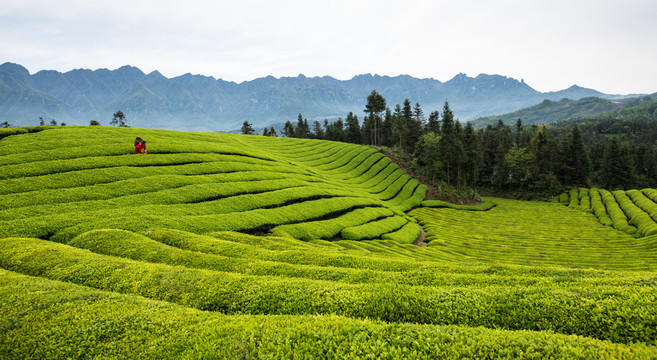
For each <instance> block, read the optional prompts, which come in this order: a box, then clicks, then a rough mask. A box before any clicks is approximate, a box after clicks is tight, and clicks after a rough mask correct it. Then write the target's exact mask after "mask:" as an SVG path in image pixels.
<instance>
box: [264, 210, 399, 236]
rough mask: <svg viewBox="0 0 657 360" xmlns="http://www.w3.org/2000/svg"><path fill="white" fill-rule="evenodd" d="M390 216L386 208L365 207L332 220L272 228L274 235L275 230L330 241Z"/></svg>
mask: <svg viewBox="0 0 657 360" xmlns="http://www.w3.org/2000/svg"><path fill="white" fill-rule="evenodd" d="M392 215H393V212H392V211H391V210H390V209H387V208H376V207H367V208H363V209H356V210H354V211H351V212H349V213H347V214H344V215H341V216H338V217H336V218H334V219H328V220H317V221H306V222H302V223H297V224H289V225H280V226H277V227H276V228H274V229H273V232H274V233H276V231H277V230H280V231H283V232H285V233H287V234H290V235H291V236H292V237H294V238H295V239H300V240H312V239H332V238H334V237H336V236H337V235H338V234H340V231H342V229H345V228H348V227H353V226H357V225H362V224H364V223H367V222H369V221H374V220H378V219H380V218H382V217H388V216H392Z"/></svg>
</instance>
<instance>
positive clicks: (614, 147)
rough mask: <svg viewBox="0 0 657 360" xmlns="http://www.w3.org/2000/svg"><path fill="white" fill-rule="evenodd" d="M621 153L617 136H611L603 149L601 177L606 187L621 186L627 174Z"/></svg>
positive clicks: (614, 187)
mask: <svg viewBox="0 0 657 360" xmlns="http://www.w3.org/2000/svg"><path fill="white" fill-rule="evenodd" d="M623 161H624V159H623V154H622V153H621V148H620V144H619V143H618V139H617V138H612V139H611V141H610V142H609V144H608V145H607V149H606V151H605V157H604V162H603V166H604V167H603V169H602V170H603V171H602V172H603V177H604V180H605V183H606V184H607V185H606V187H607V188H608V189H616V188H618V187H622V186H623V184H624V182H625V178H626V176H627V174H626V173H625V168H626V167H625V165H624V164H623Z"/></svg>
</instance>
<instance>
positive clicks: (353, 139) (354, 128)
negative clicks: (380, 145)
mask: <svg viewBox="0 0 657 360" xmlns="http://www.w3.org/2000/svg"><path fill="white" fill-rule="evenodd" d="M346 125H347V130H346V134H345V137H346V140H347V142H349V143H352V144H360V142H361V132H360V124H359V123H358V116H357V115H354V113H352V112H349V114H347V119H346Z"/></svg>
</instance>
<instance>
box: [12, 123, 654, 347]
mask: <svg viewBox="0 0 657 360" xmlns="http://www.w3.org/2000/svg"><path fill="white" fill-rule="evenodd" d="M22 130H25V131H27V130H30V131H38V132H32V133H25V134H18V133H20V129H8V130H3V132H0V133H4V135H8V134H9V133H15V134H17V135H9V136H5V137H4V138H2V139H0V168H1V170H2V171H1V172H0V177H1V179H0V192H1V194H0V207H1V208H0V219H1V220H2V221H0V299H2V301H0V329H2V331H0V358H2V359H44V358H53V359H59V358H110V359H115V358H116V359H124V358H131V359H153V358H157V359H168V358H183V359H198V358H267V359H274V358H275V359H278V358H292V359H295V358H330V359H344V358H353V359H360V358H364V359H366V358H385V359H401V358H409V359H411V358H426V359H439V358H440V359H463V358H513V359H542V358H554V359H591V358H602V359H605V358H609V359H637V358H657V347H656V345H657V300H656V299H657V287H656V286H655V282H656V279H657V273H656V272H655V269H657V256H655V253H654V248H655V244H656V243H657V235H648V233H646V235H647V236H645V237H642V238H640V239H637V238H634V237H633V236H631V235H628V234H627V233H625V232H622V231H617V230H615V229H614V228H612V227H610V226H603V225H601V224H600V223H599V222H598V220H597V219H596V217H595V216H594V215H592V214H589V213H586V212H582V211H580V210H579V209H571V208H568V207H565V206H563V205H560V204H558V203H539V202H522V201H514V200H503V199H495V198H488V199H486V200H487V201H488V202H489V203H490V204H492V205H495V206H494V207H492V205H491V206H486V207H465V206H462V207H460V208H467V209H471V210H475V209H478V210H482V211H476V212H475V211H472V212H469V211H467V210H454V209H451V208H435V209H430V208H426V207H416V206H417V205H419V204H420V203H421V202H422V199H423V198H424V192H425V191H426V189H425V188H424V187H423V186H421V185H418V184H417V182H416V181H415V180H413V179H411V178H409V177H407V176H406V175H405V174H403V173H402V172H401V170H399V169H398V168H397V166H396V165H394V164H391V163H390V162H389V160H388V159H387V158H385V157H383V156H382V155H381V154H379V153H377V152H376V151H373V150H371V149H369V148H366V147H362V146H356V145H348V144H341V143H334V142H328V141H315V140H301V139H283V138H266V137H261V136H243V135H229V134H208V133H180V132H172V131H164V130H145V129H134V128H129V129H126V128H108V127H98V126H94V127H65V128H62V127H41V128H34V129H22ZM135 136H141V137H143V138H145V139H146V140H147V144H148V151H149V154H148V155H135V154H132V152H133V147H132V141H133V139H134V137H135ZM566 197H567V196H566ZM574 199H577V197H574ZM585 203H586V201H582V202H578V203H577V206H578V207H582V206H583V205H584V204H585ZM424 204H426V205H427V206H428V205H431V206H436V205H439V206H443V205H444V203H443V204H440V203H439V202H437V201H427V202H424ZM573 205H575V203H574V202H573ZM411 209H412V210H411ZM408 210H411V211H408ZM415 219H418V220H419V221H420V222H421V223H422V224H424V225H425V229H426V230H427V233H428V236H427V240H428V241H429V244H428V246H426V247H418V246H415V245H411V244H409V242H411V241H413V240H415V238H416V237H417V235H418V233H419V232H420V228H419V225H418V224H417V223H416V220H415ZM299 239H303V240H299ZM328 240H330V241H328Z"/></svg>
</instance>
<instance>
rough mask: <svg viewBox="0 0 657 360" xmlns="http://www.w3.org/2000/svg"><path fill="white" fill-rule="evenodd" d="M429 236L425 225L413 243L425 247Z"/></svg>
mask: <svg viewBox="0 0 657 360" xmlns="http://www.w3.org/2000/svg"><path fill="white" fill-rule="evenodd" d="M426 238H427V232H426V231H424V228H423V227H420V236H418V237H417V239H416V240H415V242H414V243H413V245H416V246H419V247H425V246H427V243H425V242H424V239H426Z"/></svg>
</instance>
